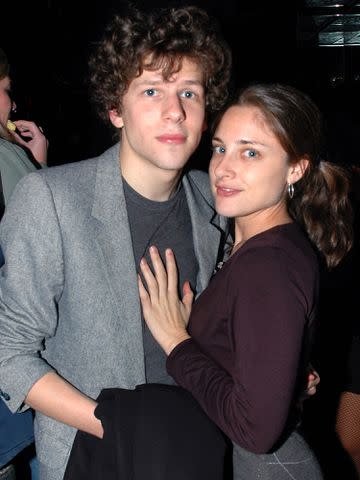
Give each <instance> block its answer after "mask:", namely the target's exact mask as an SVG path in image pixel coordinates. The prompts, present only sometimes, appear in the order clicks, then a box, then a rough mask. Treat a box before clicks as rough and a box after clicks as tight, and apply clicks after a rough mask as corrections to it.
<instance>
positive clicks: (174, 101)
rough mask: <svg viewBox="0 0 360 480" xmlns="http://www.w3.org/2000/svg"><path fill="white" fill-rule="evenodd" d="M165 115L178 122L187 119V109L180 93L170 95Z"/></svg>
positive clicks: (165, 107)
mask: <svg viewBox="0 0 360 480" xmlns="http://www.w3.org/2000/svg"><path fill="white" fill-rule="evenodd" d="M164 117H165V118H166V119H168V120H172V121H173V122H177V123H178V122H182V121H183V120H185V110H184V106H183V104H182V99H181V97H179V95H170V96H169V97H168V98H167V99H166V100H165V105H164Z"/></svg>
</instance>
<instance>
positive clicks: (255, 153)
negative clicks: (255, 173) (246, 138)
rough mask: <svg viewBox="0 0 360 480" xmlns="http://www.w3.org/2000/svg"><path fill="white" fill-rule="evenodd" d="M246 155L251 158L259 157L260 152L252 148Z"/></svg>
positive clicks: (246, 151)
mask: <svg viewBox="0 0 360 480" xmlns="http://www.w3.org/2000/svg"><path fill="white" fill-rule="evenodd" d="M244 153H245V155H246V156H247V157H249V158H253V157H257V155H258V152H257V151H256V150H253V149H251V148H248V149H247V150H245V152H244Z"/></svg>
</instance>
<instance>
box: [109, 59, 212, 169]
mask: <svg viewBox="0 0 360 480" xmlns="http://www.w3.org/2000/svg"><path fill="white" fill-rule="evenodd" d="M203 82H204V79H203V72H202V70H201V68H200V67H199V66H198V65H196V64H195V63H193V62H192V61H190V60H187V59H184V60H183V63H182V68H181V69H180V70H179V72H177V73H175V74H173V75H172V76H171V77H170V78H169V79H168V80H164V78H163V76H162V71H161V70H155V71H149V70H144V71H143V73H142V74H141V75H140V76H139V77H136V78H134V79H133V80H132V81H131V83H130V85H129V88H128V90H127V91H126V93H125V95H124V97H123V99H122V111H121V114H120V115H117V114H116V113H114V112H110V119H111V121H112V123H113V124H114V125H115V126H116V127H118V128H121V127H122V134H121V160H120V161H121V166H122V170H123V174H124V176H125V178H127V176H126V172H130V174H131V175H140V176H142V177H144V178H146V177H148V176H149V175H152V176H155V177H157V176H158V175H160V178H161V176H162V175H163V174H164V172H165V171H166V172H172V174H174V173H178V172H179V171H180V170H181V169H182V168H183V167H184V165H185V164H186V162H187V161H188V159H189V157H190V156H191V155H192V153H193V152H194V151H195V149H196V148H197V146H198V145H199V142H200V139H201V135H202V132H203V131H204V129H205V92H204V85H203Z"/></svg>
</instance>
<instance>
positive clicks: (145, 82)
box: [137, 78, 204, 87]
mask: <svg viewBox="0 0 360 480" xmlns="http://www.w3.org/2000/svg"><path fill="white" fill-rule="evenodd" d="M162 83H173V82H172V81H171V80H164V79H163V78H148V79H146V78H144V79H142V80H139V82H137V85H138V86H144V85H160V84H162ZM180 84H183V85H198V86H199V87H203V86H204V84H203V82H202V81H201V80H192V79H188V80H183V81H182V82H180Z"/></svg>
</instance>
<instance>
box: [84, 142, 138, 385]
mask: <svg viewBox="0 0 360 480" xmlns="http://www.w3.org/2000/svg"><path fill="white" fill-rule="evenodd" d="M92 215H93V217H94V218H96V219H97V220H98V222H99V228H98V235H97V243H98V245H99V249H100V251H101V252H102V257H103V265H104V272H105V275H106V276H107V279H108V284H109V288H110V289H111V291H112V293H113V297H114V304H115V305H116V308H117V314H118V317H119V324H120V322H121V328H122V329H121V335H126V337H127V346H128V352H127V354H128V355H130V356H131V357H130V358H131V359H132V360H133V362H132V363H133V368H134V372H133V373H134V375H135V377H136V378H137V383H140V382H144V381H145V366H144V353H143V338H142V320H141V310H140V301H139V295H138V288H137V274H136V269H135V262H134V254H133V248H132V240H131V233H130V227H129V222H128V217H127V210H126V202H125V197H124V192H123V185H122V178H121V173H120V165H119V145H116V146H114V147H113V148H111V149H109V150H108V151H107V152H105V154H104V155H103V156H102V157H101V158H100V159H99V163H98V170H97V175H96V183H95V196H94V204H93V208H92ZM125 354H126V353H123V355H125ZM119 355H121V352H119Z"/></svg>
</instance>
